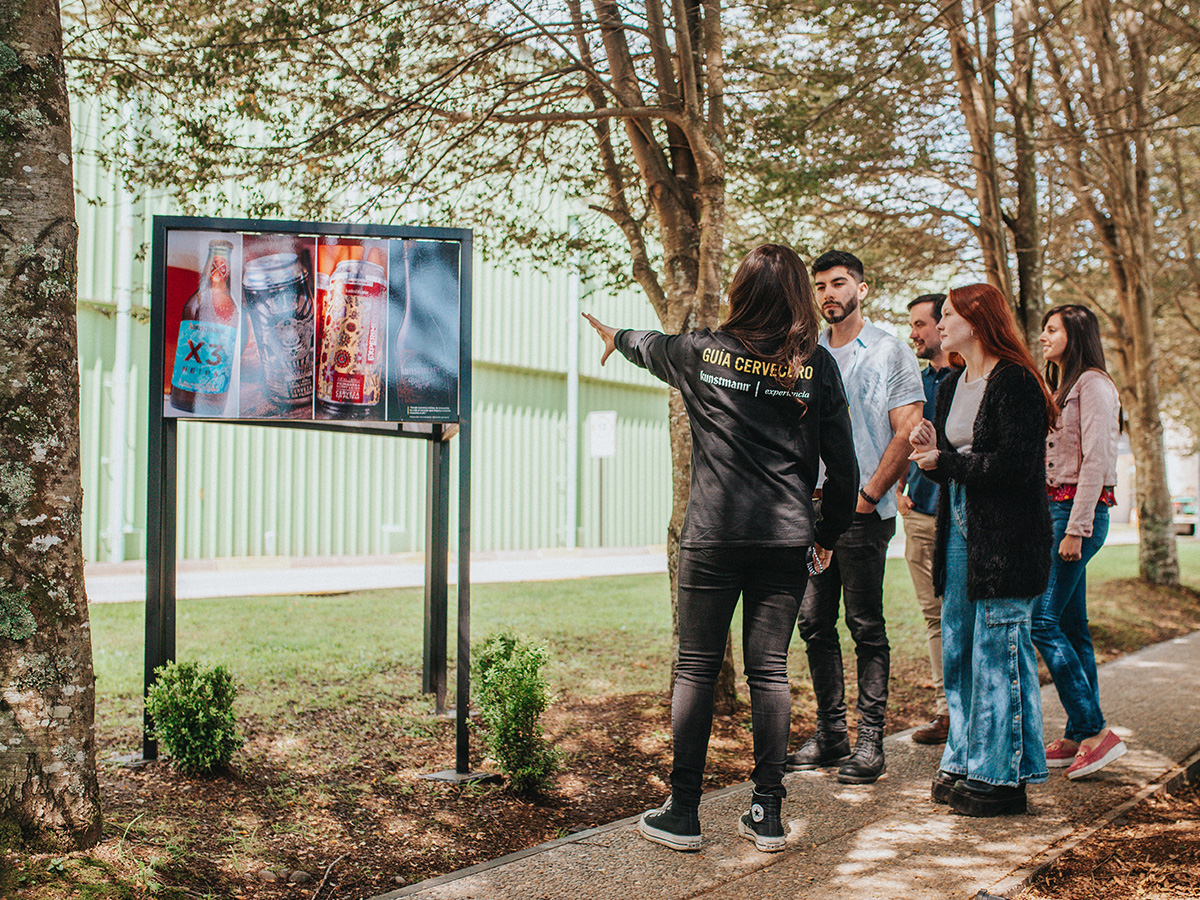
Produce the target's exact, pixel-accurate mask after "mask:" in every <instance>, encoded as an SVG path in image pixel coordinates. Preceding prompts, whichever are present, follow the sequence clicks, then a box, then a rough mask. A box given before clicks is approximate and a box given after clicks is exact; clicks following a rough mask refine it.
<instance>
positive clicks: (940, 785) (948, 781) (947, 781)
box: [929, 769, 962, 803]
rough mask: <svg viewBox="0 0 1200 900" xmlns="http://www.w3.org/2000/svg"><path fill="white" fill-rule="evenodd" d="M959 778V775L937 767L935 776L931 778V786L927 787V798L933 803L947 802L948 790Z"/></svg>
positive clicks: (948, 799) (960, 777) (948, 797)
mask: <svg viewBox="0 0 1200 900" xmlns="http://www.w3.org/2000/svg"><path fill="white" fill-rule="evenodd" d="M961 779H962V776H961V775H955V774H953V773H951V772H947V771H946V770H945V769H939V770H938V773H937V777H936V778H934V779H933V786H932V787H931V788H930V789H929V799H930V800H932V801H933V802H934V803H949V802H950V791H951V790H953V789H954V785H955V783H956V782H958V781H959V780H961Z"/></svg>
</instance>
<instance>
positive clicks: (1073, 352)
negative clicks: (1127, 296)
mask: <svg viewBox="0 0 1200 900" xmlns="http://www.w3.org/2000/svg"><path fill="white" fill-rule="evenodd" d="M1039 340H1040V341H1041V344H1042V356H1043V357H1045V359H1046V380H1047V382H1049V384H1050V386H1051V387H1052V388H1054V389H1055V394H1054V400H1055V402H1056V403H1057V404H1058V408H1059V409H1060V410H1061V414H1060V418H1059V423H1058V427H1056V428H1055V429H1054V430H1053V431H1052V432H1050V435H1049V437H1047V438H1046V493H1047V495H1049V497H1050V518H1051V520H1052V521H1053V523H1054V543H1053V547H1054V552H1053V553H1052V554H1051V557H1050V561H1051V566H1050V585H1049V587H1047V588H1046V593H1045V594H1043V595H1042V596H1041V597H1040V598H1039V599H1038V602H1037V603H1036V604H1035V605H1034V607H1033V631H1032V634H1033V643H1034V646H1035V647H1037V648H1038V650H1039V651H1041V654H1042V659H1044V660H1045V661H1046V668H1048V669H1049V670H1050V677H1051V678H1053V679H1054V687H1055V689H1056V690H1057V691H1058V699H1059V700H1061V701H1062V705H1063V709H1065V710H1066V711H1067V730H1066V735H1065V736H1064V737H1061V738H1059V739H1058V740H1055V741H1053V742H1052V743H1050V744H1049V745H1048V746H1047V747H1046V764H1047V765H1049V766H1050V767H1052V768H1054V767H1060V766H1068V767H1069V768H1067V777H1068V778H1070V779H1071V780H1075V779H1076V778H1082V777H1083V776H1085V775H1091V774H1092V773H1093V772H1098V771H1100V770H1101V769H1103V768H1104V767H1105V766H1107V765H1108V764H1109V763H1111V762H1113V761H1115V760H1117V759H1120V758H1121V757H1122V756H1124V755H1125V742H1124V741H1122V740H1121V738H1120V737H1118V736H1117V734H1116V732H1114V731H1113V730H1112V729H1111V728H1109V727H1108V725H1107V724H1106V723H1105V721H1104V713H1102V712H1101V711H1100V692H1099V690H1098V687H1099V686H1098V684H1097V679H1096V652H1095V650H1094V649H1093V648H1092V635H1091V632H1090V631H1089V630H1088V620H1087V564H1088V560H1090V559H1091V558H1092V557H1093V556H1095V555H1096V551H1097V550H1099V549H1100V548H1101V547H1102V546H1103V545H1104V538H1105V537H1106V536H1107V535H1108V508H1109V507H1110V506H1112V505H1113V504H1115V503H1116V498H1115V497H1114V496H1113V487H1114V486H1115V485H1116V481H1117V441H1118V440H1119V439H1120V415H1121V401H1120V399H1119V398H1118V396H1117V387H1116V385H1114V384H1113V382H1112V379H1111V378H1109V377H1108V370H1107V369H1106V368H1105V365H1104V347H1103V345H1102V344H1101V343H1100V323H1099V322H1097V321H1096V316H1095V314H1094V313H1093V312H1092V311H1091V310H1090V309H1087V308H1086V307H1083V306H1075V305H1073V304H1072V305H1067V306H1056V307H1054V308H1053V309H1052V310H1050V311H1049V312H1048V313H1046V315H1045V317H1044V318H1043V319H1042V334H1041V337H1040V338H1039Z"/></svg>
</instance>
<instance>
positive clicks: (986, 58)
mask: <svg viewBox="0 0 1200 900" xmlns="http://www.w3.org/2000/svg"><path fill="white" fill-rule="evenodd" d="M984 15H985V19H986V31H987V34H988V36H989V39H988V41H987V46H979V47H977V46H974V45H973V44H972V43H971V38H970V35H969V33H968V30H967V23H966V18H965V12H964V10H963V3H962V0H953V2H951V3H948V4H947V5H946V6H945V7H944V9H943V12H942V25H943V27H944V28H945V29H946V34H947V36H948V37H949V39H950V55H951V59H952V61H953V64H954V76H955V84H956V85H957V87H958V94H959V106H960V108H961V109H962V113H963V119H964V121H965V122H966V126H967V133H968V134H969V135H970V138H971V168H972V169H974V171H975V189H974V192H973V193H974V197H975V204H976V207H977V208H978V210H979V224H978V226H976V228H975V234H976V236H977V237H978V238H979V246H980V249H981V250H982V252H983V267H984V271H985V272H986V274H987V280H988V283H989V284H991V285H994V286H995V287H997V288H999V289H1000V290H1001V291H1002V292H1003V293H1004V296H1005V297H1009V298H1011V297H1012V296H1013V292H1012V275H1011V274H1010V272H1009V267H1008V241H1007V235H1006V225H1005V222H1004V214H1003V210H1002V207H1001V204H1000V171H999V165H998V163H997V161H996V46H995V7H994V6H989V7H988V8H987V9H986V10H985V12H984Z"/></svg>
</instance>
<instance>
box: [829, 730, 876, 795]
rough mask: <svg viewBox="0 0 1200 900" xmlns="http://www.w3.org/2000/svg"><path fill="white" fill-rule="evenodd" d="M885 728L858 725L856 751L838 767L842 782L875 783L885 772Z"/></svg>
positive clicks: (838, 775)
mask: <svg viewBox="0 0 1200 900" xmlns="http://www.w3.org/2000/svg"><path fill="white" fill-rule="evenodd" d="M884 768H885V765H884V762H883V729H881V728H865V727H863V726H862V725H859V726H858V740H857V741H855V743H854V753H853V754H852V755H851V757H850V758H849V759H848V760H846V761H845V762H844V763H843V764H842V767H841V768H840V769H838V774H837V780H838V781H840V782H841V783H842V784H874V783H875V781H876V780H877V779H878V778H879V776H880V775H882V774H883V770H884Z"/></svg>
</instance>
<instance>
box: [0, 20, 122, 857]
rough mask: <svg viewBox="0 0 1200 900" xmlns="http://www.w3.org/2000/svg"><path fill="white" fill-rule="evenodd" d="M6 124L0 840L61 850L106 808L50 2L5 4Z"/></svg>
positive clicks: (62, 121) (81, 839)
mask: <svg viewBox="0 0 1200 900" xmlns="http://www.w3.org/2000/svg"><path fill="white" fill-rule="evenodd" d="M14 48H17V49H14ZM0 121H4V122H5V125H4V126H3V128H2V129H0V146H2V148H3V149H2V150H0V373H3V377H2V378H0V418H3V421H4V429H3V432H2V434H0V691H3V694H2V696H0V846H4V845H8V846H14V845H16V844H18V843H22V842H23V843H24V845H25V846H26V847H27V848H30V849H41V850H48V851H57V852H61V851H65V850H71V849H76V848H84V847H89V846H92V845H93V844H95V843H96V841H97V840H98V839H99V836H100V805H99V790H98V787H97V782H96V742H95V733H94V730H93V717H94V700H95V694H94V691H95V684H94V678H93V674H92V650H91V641H90V632H89V628H88V609H87V597H86V596H85V594H84V589H83V549H82V540H81V534H80V515H81V510H82V501H83V496H82V487H81V484H80V470H79V368H78V365H79V364H78V354H77V349H76V336H75V301H76V271H75V266H76V258H75V252H76V242H77V235H78V232H77V230H76V226H75V197H74V185H73V181H72V171H71V129H70V116H69V107H68V103H67V90H66V79H65V75H64V70H63V60H62V27H61V23H60V20H59V9H58V4H57V2H56V0H16V5H15V8H14V7H11V6H6V8H5V11H4V12H3V13H2V14H0Z"/></svg>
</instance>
